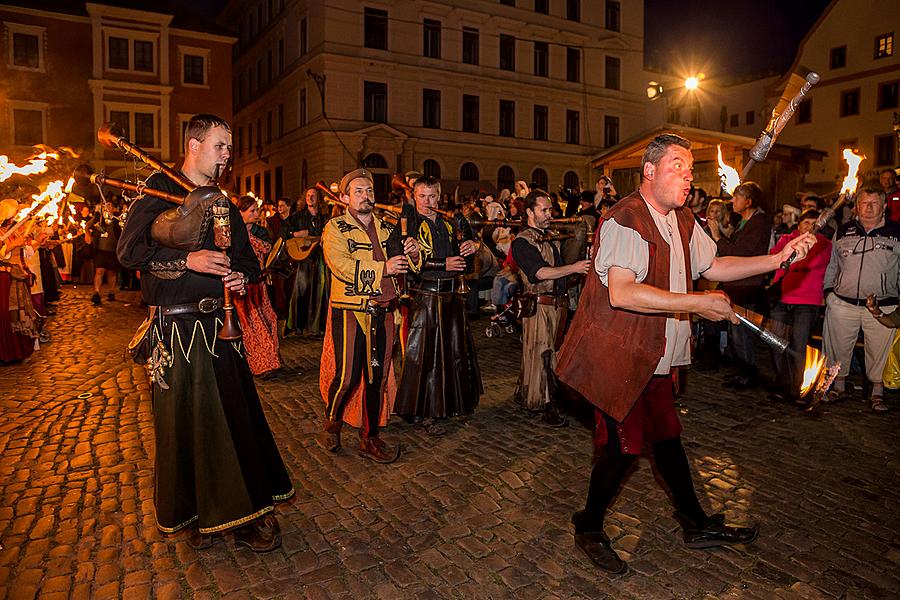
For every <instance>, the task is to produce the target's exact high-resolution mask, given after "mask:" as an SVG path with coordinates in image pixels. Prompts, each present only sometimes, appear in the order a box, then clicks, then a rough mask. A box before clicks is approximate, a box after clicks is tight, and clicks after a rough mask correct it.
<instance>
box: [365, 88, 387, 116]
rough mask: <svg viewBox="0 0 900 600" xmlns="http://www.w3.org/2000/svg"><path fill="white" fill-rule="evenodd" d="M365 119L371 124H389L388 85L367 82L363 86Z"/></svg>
mask: <svg viewBox="0 0 900 600" xmlns="http://www.w3.org/2000/svg"><path fill="white" fill-rule="evenodd" d="M363 95H364V98H365V99H364V102H365V104H364V109H363V113H364V116H363V119H365V120H366V121H369V122H371V123H387V84H386V83H378V82H374V81H366V82H364V84H363Z"/></svg>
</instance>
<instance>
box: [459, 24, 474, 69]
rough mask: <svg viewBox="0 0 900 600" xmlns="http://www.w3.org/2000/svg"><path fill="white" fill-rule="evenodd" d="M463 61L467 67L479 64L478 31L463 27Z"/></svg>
mask: <svg viewBox="0 0 900 600" xmlns="http://www.w3.org/2000/svg"><path fill="white" fill-rule="evenodd" d="M462 61H463V62H464V63H466V64H467V65H477V64H478V30H477V29H474V28H472V27H463V49H462Z"/></svg>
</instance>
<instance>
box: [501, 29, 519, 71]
mask: <svg viewBox="0 0 900 600" xmlns="http://www.w3.org/2000/svg"><path fill="white" fill-rule="evenodd" d="M500 68H501V69H503V70H504V71H515V70H516V38H514V37H513V36H511V35H505V34H502V33H501V34H500Z"/></svg>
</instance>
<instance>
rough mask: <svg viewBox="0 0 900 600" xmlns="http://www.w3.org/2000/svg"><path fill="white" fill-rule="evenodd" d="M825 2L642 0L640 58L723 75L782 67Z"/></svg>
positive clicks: (660, 66) (653, 64) (663, 67)
mask: <svg viewBox="0 0 900 600" xmlns="http://www.w3.org/2000/svg"><path fill="white" fill-rule="evenodd" d="M828 3H829V0H731V1H729V0H645V4H644V27H645V30H644V43H645V56H644V63H645V64H646V66H647V67H648V68H653V69H655V70H660V71H663V72H666V73H682V74H683V73H687V72H691V73H697V72H701V71H702V72H704V73H705V74H706V75H707V76H709V77H719V78H723V79H727V78H730V77H735V78H741V77H744V76H749V75H761V74H766V73H772V72H777V73H783V72H784V71H786V70H787V69H788V68H789V67H790V66H791V63H792V62H793V59H794V56H795V54H796V51H797V47H798V45H799V43H800V40H801V39H802V38H803V36H804V35H806V32H807V31H809V28H810V27H811V26H812V24H813V23H815V21H816V19H817V18H818V17H819V15H820V14H822V11H823V10H824V9H825V7H826V6H828ZM623 6H627V5H626V4H625V3H623Z"/></svg>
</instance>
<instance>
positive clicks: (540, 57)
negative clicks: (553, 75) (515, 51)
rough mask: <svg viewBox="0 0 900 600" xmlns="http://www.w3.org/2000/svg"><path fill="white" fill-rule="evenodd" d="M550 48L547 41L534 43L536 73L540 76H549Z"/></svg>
mask: <svg viewBox="0 0 900 600" xmlns="http://www.w3.org/2000/svg"><path fill="white" fill-rule="evenodd" d="M549 72H550V48H549V44H547V42H535V43H534V74H535V75H537V76H538V77H549Z"/></svg>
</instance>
